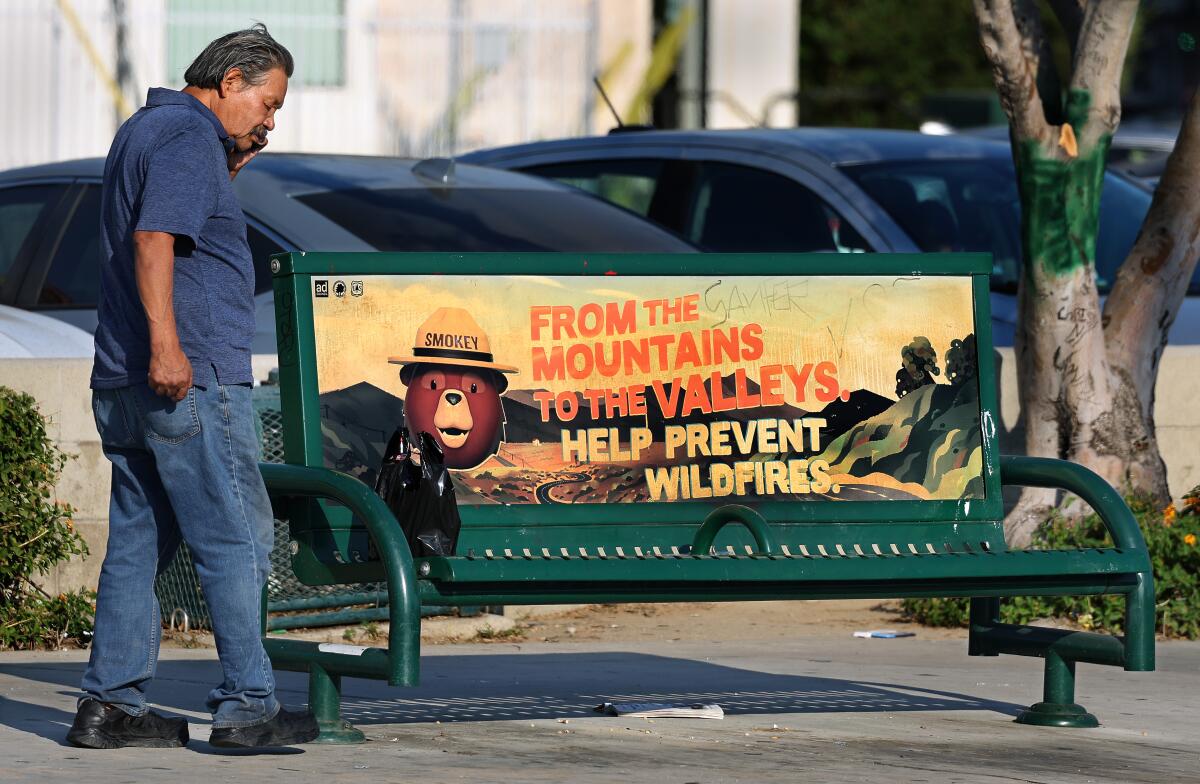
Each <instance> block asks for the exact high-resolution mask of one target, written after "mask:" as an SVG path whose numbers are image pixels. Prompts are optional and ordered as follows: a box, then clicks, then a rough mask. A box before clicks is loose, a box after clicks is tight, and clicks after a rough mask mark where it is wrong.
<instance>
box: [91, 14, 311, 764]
mask: <svg viewBox="0 0 1200 784" xmlns="http://www.w3.org/2000/svg"><path fill="white" fill-rule="evenodd" d="M292 67H293V62H292V56H291V54H289V53H288V51H287V50H286V49H285V48H284V47H283V46H281V45H280V44H279V43H277V42H276V41H275V40H274V39H273V38H272V37H271V36H270V34H269V33H268V32H267V29H266V28H265V27H264V26H262V25H255V26H254V27H253V28H251V29H249V30H242V31H239V32H236V33H230V34H228V35H225V36H223V37H221V38H218V39H217V40H216V41H213V42H212V43H211V44H209V45H208V47H207V48H206V49H205V50H204V51H203V52H202V53H201V54H200V56H199V57H197V58H196V61H195V62H194V63H192V65H191V67H189V68H188V69H187V72H186V74H185V75H184V78H185V79H186V81H187V87H186V88H185V89H184V90H183V91H182V92H176V91H174V90H166V89H161V88H155V89H151V90H150V92H149V95H148V96H147V100H146V106H145V107H143V108H142V109H140V110H139V111H138V112H137V113H136V114H134V115H133V116H132V117H130V118H129V119H128V120H127V121H126V122H125V124H124V125H122V126H121V128H120V130H118V131H117V135H116V138H115V139H114V140H113V144H112V149H111V150H110V151H109V154H108V160H107V161H106V163H105V166H104V191H103V197H102V207H101V211H102V223H103V225H102V242H103V248H104V254H103V262H102V268H101V296H100V305H99V319H100V323H99V326H98V328H97V330H96V359H95V364H94V366H93V370H92V381H91V386H92V390H93V393H92V408H93V411H94V414H95V417H96V426H97V428H98V430H99V432H100V439H101V442H102V444H103V447H104V453H105V455H106V456H107V457H108V459H109V461H110V462H111V463H112V497H111V500H110V505H109V539H108V553H107V555H106V556H105V558H104V566H103V569H102V570H101V573H100V592H99V599H98V603H97V606H96V633H95V637H94V639H93V641H92V652H91V659H90V661H89V662H88V668H87V672H86V673H85V674H84V676H83V691H84V692H85V693H86V696H84V697H83V698H82V699H81V700H80V704H79V709H78V713H77V714H76V716H75V722H74V724H73V725H72V727H71V729H70V731H69V732H68V734H67V740H68V741H69V742H71V743H72V744H74V745H76V746H82V747H85V748H119V747H122V746H154V747H169V746H182V745H185V744H186V743H187V741H188V732H187V722H186V721H185V720H184V719H179V718H167V717H165V716H162V715H160V714H157V713H155V712H153V711H150V710H148V708H147V707H146V693H145V689H146V686H147V685H148V684H149V682H150V680H151V678H152V677H153V676H154V669H155V665H156V663H157V658H158V644H159V637H160V632H161V620H160V615H159V607H158V601H157V600H156V598H155V596H154V578H155V575H156V573H157V572H158V571H161V570H162V569H163V568H164V567H165V566H166V565H167V564H168V563H170V561H171V558H172V556H173V555H174V553H175V551H176V549H177V548H178V546H179V541H180V537H181V536H182V538H183V540H184V541H186V542H187V544H188V547H189V548H190V549H191V552H192V558H193V560H194V561H195V564H196V571H197V573H198V574H199V576H200V582H201V585H202V587H203V589H204V596H205V598H206V600H207V601H208V606H209V610H210V613H211V615H212V620H213V632H214V635H215V637H216V642H217V654H218V656H219V657H220V660H221V670H222V673H223V675H224V680H223V682H222V683H221V684H220V685H219V686H218V687H216V688H215V689H214V690H213V691H212V692H211V693H210V694H209V696H208V702H207V704H208V708H209V710H210V711H211V712H212V714H213V724H212V734H211V737H210V741H209V742H210V743H212V744H213V745H214V746H228V747H255V746H277V745H288V744H293V743H305V742H308V741H311V740H313V739H314V738H316V736H317V734H318V728H317V724H316V721H315V720H314V719H313V717H312V714H310V713H308V712H290V711H285V710H281V708H280V705H279V702H278V701H277V699H276V697H275V683H274V678H273V677H272V673H271V663H270V661H269V660H268V659H267V655H266V652H265V651H264V650H263V646H262V641H261V639H260V636H259V634H260V632H259V612H260V597H261V592H262V588H263V585H264V584H265V582H266V579H267V573H268V571H269V568H270V564H269V561H268V556H269V554H270V551H271V544H272V533H273V525H272V515H271V505H270V501H269V499H268V497H267V493H266V489H265V487H264V486H263V481H262V478H261V476H260V475H259V473H258V463H257V460H258V443H257V439H256V437H255V427H254V421H253V417H254V411H253V409H252V407H251V401H250V388H251V384H252V382H253V377H252V376H251V372H250V341H251V338H252V337H253V334H254V308H253V295H254V267H253V264H252V261H251V257H250V250H249V247H248V246H247V244H246V223H245V219H244V217H243V215H242V210H241V207H240V206H239V205H238V200H237V197H236V195H235V194H234V191H233V187H232V180H233V178H234V177H236V176H237V173H238V172H239V171H241V169H242V167H243V166H245V165H246V164H247V163H249V162H250V161H251V160H253V159H254V156H255V155H257V154H258V152H259V151H260V150H262V148H263V147H265V146H266V144H267V134H268V133H269V132H270V131H271V130H273V129H274V128H275V113H276V111H278V110H279V108H280V107H281V106H283V99H284V96H285V95H286V93H287V83H288V77H289V76H290V75H291V73H292Z"/></svg>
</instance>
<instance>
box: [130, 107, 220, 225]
mask: <svg viewBox="0 0 1200 784" xmlns="http://www.w3.org/2000/svg"><path fill="white" fill-rule="evenodd" d="M205 130H207V131H208V133H209V134H211V129H201V128H198V127H196V126H191V125H189V126H185V127H183V128H180V129H178V130H176V131H175V132H174V133H172V134H171V135H170V136H169V137H168V138H167V139H166V140H165V141H164V142H162V143H161V144H159V145H158V146H157V147H155V148H153V149H152V150H150V151H149V152H148V158H147V161H146V175H145V180H144V182H143V184H142V196H141V200H140V202H141V203H140V207H139V209H138V216H137V222H136V223H135V224H134V227H133V230H134V231H163V232H167V233H169V234H175V235H177V236H181V237H187V238H189V239H190V240H191V241H192V244H193V245H195V244H196V243H198V242H199V241H200V231H201V229H203V228H204V223H205V222H206V221H207V220H208V219H209V217H210V216H212V214H213V212H214V211H215V210H216V204H217V194H218V182H217V179H216V178H217V177H218V176H221V175H222V174H224V172H222V171H221V170H220V168H219V167H218V166H216V165H215V161H214V159H213V153H212V149H211V145H212V140H211V139H208V138H206V135H205Z"/></svg>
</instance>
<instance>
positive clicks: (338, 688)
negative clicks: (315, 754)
mask: <svg viewBox="0 0 1200 784" xmlns="http://www.w3.org/2000/svg"><path fill="white" fill-rule="evenodd" d="M308 708H309V710H311V711H312V712H313V715H314V716H316V718H317V725H318V726H319V727H320V728H321V735H320V737H318V738H317V740H316V742H317V743H347V744H348V743H362V742H363V741H365V740H366V736H364V735H363V734H362V732H360V731H359V730H358V729H357V728H356V727H354V726H353V725H351V724H349V723H347V722H345V721H343V720H342V676H340V675H333V674H331V673H330V672H328V671H327V670H326V669H325V668H324V667H322V666H321V665H319V664H310V665H309V666H308Z"/></svg>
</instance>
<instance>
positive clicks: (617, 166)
mask: <svg viewBox="0 0 1200 784" xmlns="http://www.w3.org/2000/svg"><path fill="white" fill-rule="evenodd" d="M522 171H525V172H528V173H530V174H536V175H537V176H539V177H548V178H550V179H552V180H557V181H559V182H561V183H563V184H564V185H570V186H572V187H575V188H579V189H580V190H584V191H587V192H588V193H590V194H592V195H593V196H599V197H600V198H602V199H604V200H605V201H611V202H612V203H613V204H616V205H618V206H620V207H624V208H625V209H627V210H630V211H631V212H636V213H637V214H638V215H642V216H646V215H648V214H649V212H650V204H651V202H652V201H653V199H654V192H655V190H656V189H657V187H658V182H659V178H660V177H661V176H662V171H663V161H656V160H650V159H644V160H643V159H637V160H599V161H573V162H571V163H552V164H547V165H545V166H531V167H529V168H527V169H522Z"/></svg>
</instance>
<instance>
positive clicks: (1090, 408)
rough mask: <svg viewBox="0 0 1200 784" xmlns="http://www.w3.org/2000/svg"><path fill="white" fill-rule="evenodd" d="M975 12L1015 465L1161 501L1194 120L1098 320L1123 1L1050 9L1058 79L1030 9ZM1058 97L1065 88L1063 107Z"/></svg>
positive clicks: (1199, 153)
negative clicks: (993, 133)
mask: <svg viewBox="0 0 1200 784" xmlns="http://www.w3.org/2000/svg"><path fill="white" fill-rule="evenodd" d="M974 3H975V11H976V16H977V18H978V20H979V30H980V41H981V43H982V45H983V48H984V51H985V53H986V55H987V57H988V60H989V62H990V63H991V65H992V70H993V77H994V81H995V84H996V89H997V91H998V93H999V95H1000V102H1001V105H1002V106H1003V107H1004V110H1005V112H1006V114H1007V115H1008V118H1009V122H1010V126H1011V129H1012V140H1013V158H1014V162H1015V165H1016V170H1017V180H1018V185H1019V190H1020V195H1021V208H1022V225H1021V233H1022V243H1023V246H1024V247H1023V249H1024V258H1025V267H1024V269H1025V272H1024V275H1023V277H1022V280H1021V284H1020V290H1019V294H1018V326H1017V333H1016V340H1015V343H1016V346H1015V348H1016V354H1017V372H1018V378H1019V379H1020V389H1019V394H1020V399H1021V409H1022V413H1023V414H1024V415H1025V421H1026V450H1027V452H1028V453H1029V454H1031V455H1042V456H1052V457H1062V458H1066V459H1069V460H1073V461H1075V462H1077V463H1081V464H1083V465H1086V466H1088V467H1089V468H1091V469H1092V470H1094V471H1096V472H1097V473H1099V474H1100V475H1101V476H1103V477H1104V478H1105V479H1107V480H1108V481H1109V482H1111V483H1112V484H1114V485H1115V486H1117V487H1118V488H1120V489H1122V490H1139V491H1143V492H1149V493H1151V494H1153V495H1154V496H1156V497H1157V498H1158V499H1159V500H1162V501H1163V502H1165V501H1166V499H1167V485H1166V469H1165V466H1164V464H1163V462H1162V459H1161V457H1160V456H1159V452H1158V444H1157V442H1156V440H1155V437H1154V398H1153V395H1154V392H1153V390H1154V380H1155V377H1156V375H1157V371H1158V361H1159V358H1160V357H1161V355H1162V347H1163V345H1164V344H1165V342H1166V334H1167V329H1168V328H1169V326H1170V322H1171V320H1172V319H1173V318H1174V315H1175V313H1176V312H1177V311H1178V308H1179V306H1180V304H1181V302H1182V298H1183V295H1184V292H1185V291H1186V287H1187V281H1188V279H1189V277H1190V275H1191V273H1192V270H1193V268H1194V266H1195V260H1196V253H1197V249H1198V248H1197V245H1198V242H1200V240H1198V236H1200V186H1198V185H1197V184H1196V182H1195V180H1196V176H1197V174H1200V149H1197V146H1198V145H1200V110H1197V109H1196V102H1195V100H1193V106H1192V110H1191V111H1190V112H1189V115H1188V119H1187V121H1186V122H1185V128H1184V133H1185V136H1184V137H1181V139H1180V142H1179V145H1178V146H1177V148H1176V151H1175V153H1174V154H1173V155H1172V158H1171V160H1170V162H1169V164H1168V172H1167V175H1166V176H1164V177H1163V180H1162V185H1161V186H1160V189H1159V192H1158V193H1157V194H1156V197H1155V200H1154V204H1153V206H1152V207H1151V210H1150V213H1149V215H1148V216H1147V218H1146V222H1145V224H1144V226H1143V230H1142V233H1141V235H1140V236H1139V239H1138V241H1137V243H1136V245H1135V247H1134V248H1133V250H1132V252H1131V254H1130V257H1129V259H1127V260H1126V262H1125V263H1124V265H1123V266H1122V268H1121V270H1120V273H1119V275H1118V278H1117V281H1116V284H1115V286H1114V289H1113V291H1112V293H1111V294H1110V296H1109V299H1108V302H1107V305H1106V310H1105V313H1104V317H1103V319H1102V318H1101V311H1100V299H1099V294H1098V292H1097V290H1096V285H1095V255H1096V233H1097V230H1098V228H1099V227H1098V224H1097V221H1098V216H1099V209H1100V192H1101V187H1102V184H1103V177H1104V166H1105V162H1106V160H1107V156H1108V146H1109V142H1110V140H1111V138H1112V134H1113V133H1114V132H1115V131H1116V129H1117V125H1118V124H1119V123H1120V119H1121V102H1120V82H1121V73H1122V70H1123V68H1124V61H1125V54H1126V51H1127V49H1128V45H1129V39H1130V36H1131V34H1132V31H1133V24H1134V18H1135V16H1136V13H1137V8H1138V3H1137V0H1050V7H1051V8H1052V9H1053V11H1054V12H1055V14H1057V16H1058V18H1059V20H1060V22H1061V23H1062V26H1063V29H1064V30H1065V31H1067V34H1068V36H1070V37H1071V38H1072V41H1071V43H1072V54H1073V60H1072V67H1071V73H1070V74H1068V75H1067V78H1066V79H1060V78H1059V75H1058V74H1056V73H1054V72H1053V71H1054V65H1053V62H1052V58H1051V57H1050V56H1049V50H1048V45H1047V42H1046V38H1045V33H1044V31H1043V30H1042V25H1041V19H1040V14H1039V12H1038V9H1037V7H1036V3H1035V0H974ZM1059 84H1066V85H1067V90H1066V93H1065V101H1059V95H1060V91H1059V88H1058V86H1057V85H1059ZM1051 92H1052V93H1053V95H1051V94H1050V93H1051ZM1055 500H1056V499H1055V498H1054V496H1053V493H1052V492H1051V491H1045V490H1028V491H1026V492H1025V493H1024V494H1023V495H1022V499H1021V501H1020V503H1019V504H1018V506H1017V508H1016V509H1015V510H1014V511H1013V513H1012V514H1010V516H1009V519H1008V520H1007V521H1006V528H1007V530H1008V534H1009V540H1010V542H1011V543H1013V544H1014V545H1017V546H1021V545H1025V544H1027V543H1028V542H1029V539H1030V537H1031V535H1032V533H1033V531H1034V530H1035V528H1036V526H1037V524H1038V523H1039V522H1040V521H1041V520H1043V519H1044V518H1045V514H1046V512H1047V511H1048V509H1049V507H1050V506H1052V505H1053V504H1054V503H1055Z"/></svg>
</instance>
